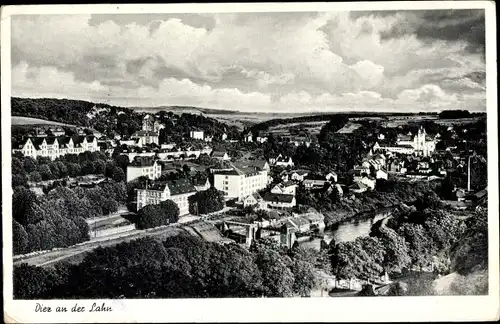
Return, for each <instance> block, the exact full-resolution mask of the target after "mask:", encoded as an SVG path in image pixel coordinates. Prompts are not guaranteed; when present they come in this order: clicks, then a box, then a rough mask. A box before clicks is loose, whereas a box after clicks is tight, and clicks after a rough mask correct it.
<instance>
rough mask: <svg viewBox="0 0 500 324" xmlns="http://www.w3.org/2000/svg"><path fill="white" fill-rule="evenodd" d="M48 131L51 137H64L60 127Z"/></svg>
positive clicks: (64, 133)
mask: <svg viewBox="0 0 500 324" xmlns="http://www.w3.org/2000/svg"><path fill="white" fill-rule="evenodd" d="M49 131H50V132H51V133H52V135H53V136H64V135H66V132H65V131H64V129H62V128H61V127H54V128H50V129H49Z"/></svg>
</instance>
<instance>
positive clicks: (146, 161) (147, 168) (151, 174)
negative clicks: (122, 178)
mask: <svg viewBox="0 0 500 324" xmlns="http://www.w3.org/2000/svg"><path fill="white" fill-rule="evenodd" d="M142 176H145V177H148V178H149V179H150V180H156V179H158V178H159V177H160V176H161V165H160V164H159V163H158V162H157V161H156V160H155V159H153V158H148V157H136V158H135V159H134V160H133V161H132V163H130V164H129V165H128V166H127V182H130V181H132V180H135V179H137V178H139V177H142Z"/></svg>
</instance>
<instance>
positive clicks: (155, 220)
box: [137, 205, 170, 229]
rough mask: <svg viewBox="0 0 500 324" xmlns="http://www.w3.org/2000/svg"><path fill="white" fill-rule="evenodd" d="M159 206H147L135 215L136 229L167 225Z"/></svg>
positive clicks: (166, 219)
mask: <svg viewBox="0 0 500 324" xmlns="http://www.w3.org/2000/svg"><path fill="white" fill-rule="evenodd" d="M169 221H170V220H169V219H168V218H167V217H165V214H164V213H163V210H162V209H161V207H160V205H147V206H145V207H143V208H141V209H140V210H139V212H138V213H137V227H138V228H139V229H145V228H152V227H158V226H162V225H167V224H169Z"/></svg>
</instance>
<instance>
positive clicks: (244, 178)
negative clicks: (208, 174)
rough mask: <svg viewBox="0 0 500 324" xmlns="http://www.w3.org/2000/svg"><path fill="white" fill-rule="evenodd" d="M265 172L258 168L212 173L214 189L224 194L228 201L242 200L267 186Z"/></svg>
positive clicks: (234, 168)
mask: <svg viewBox="0 0 500 324" xmlns="http://www.w3.org/2000/svg"><path fill="white" fill-rule="evenodd" d="M267 172H268V171H267V170H264V169H258V168H242V169H240V168H236V167H233V169H232V170H228V171H216V172H214V187H215V188H217V189H218V190H221V191H223V192H224V196H225V197H226V198H228V199H230V198H237V199H238V200H240V201H241V200H243V198H245V197H247V196H249V195H251V194H253V193H255V192H257V191H258V190H261V189H264V188H265V187H266V186H267V182H268V178H267Z"/></svg>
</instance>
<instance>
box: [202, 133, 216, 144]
mask: <svg viewBox="0 0 500 324" xmlns="http://www.w3.org/2000/svg"><path fill="white" fill-rule="evenodd" d="M213 139H214V137H213V136H212V135H205V139H204V141H205V142H207V143H210V142H212V140H213Z"/></svg>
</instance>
